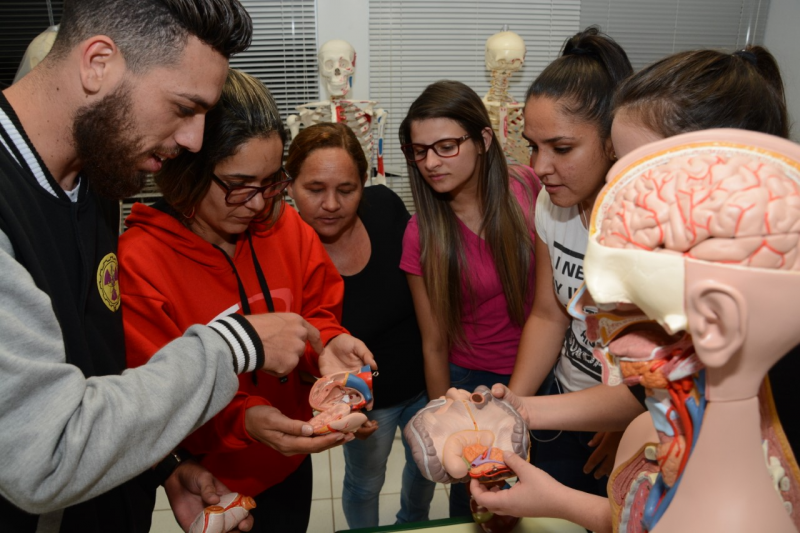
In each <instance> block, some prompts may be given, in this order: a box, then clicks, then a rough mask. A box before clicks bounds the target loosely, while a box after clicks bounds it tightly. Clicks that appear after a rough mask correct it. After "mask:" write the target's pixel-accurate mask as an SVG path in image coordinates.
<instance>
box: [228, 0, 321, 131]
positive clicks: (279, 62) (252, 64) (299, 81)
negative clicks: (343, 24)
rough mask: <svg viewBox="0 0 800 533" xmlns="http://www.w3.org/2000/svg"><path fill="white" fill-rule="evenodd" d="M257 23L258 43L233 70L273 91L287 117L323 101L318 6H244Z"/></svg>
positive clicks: (303, 1) (261, 0) (279, 1)
mask: <svg viewBox="0 0 800 533" xmlns="http://www.w3.org/2000/svg"><path fill="white" fill-rule="evenodd" d="M240 1H241V2H242V5H244V7H245V9H247V12H248V13H249V14H250V17H251V18H252V19H253V43H252V44H251V45H250V48H248V49H247V50H246V51H244V52H242V53H241V54H239V55H237V56H235V57H233V58H231V66H232V67H234V68H237V69H241V70H243V71H245V72H247V73H248V74H251V75H253V76H255V77H257V78H258V79H260V80H261V81H263V82H264V84H265V85H266V86H267V87H268V88H269V90H270V92H271V93H272V96H273V97H274V98H275V101H276V103H277V104H278V108H279V109H280V110H281V116H282V117H283V119H284V121H285V120H286V117H288V116H289V115H291V114H294V113H297V110H296V109H295V108H296V107H297V106H298V105H300V104H305V103H308V102H313V101H316V100H318V98H319V74H318V70H317V22H316V4H315V1H314V0H240Z"/></svg>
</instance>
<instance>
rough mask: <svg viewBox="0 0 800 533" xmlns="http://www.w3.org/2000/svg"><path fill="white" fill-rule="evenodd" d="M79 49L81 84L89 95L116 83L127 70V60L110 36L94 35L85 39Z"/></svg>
mask: <svg viewBox="0 0 800 533" xmlns="http://www.w3.org/2000/svg"><path fill="white" fill-rule="evenodd" d="M79 50H80V60H81V61H80V76H81V84H82V85H83V90H84V92H85V93H86V94H87V95H88V94H97V93H99V92H100V91H101V90H102V88H103V86H104V85H106V86H114V85H116V83H117V81H118V79H119V78H120V77H121V74H122V73H123V72H124V70H125V60H124V59H123V57H122V53H120V51H119V48H117V45H116V43H115V42H114V41H113V40H112V39H111V38H110V37H107V36H105V35H94V36H92V37H91V38H89V39H87V40H85V41H83V42H82V43H81V44H80V45H79ZM109 84H111V85H109Z"/></svg>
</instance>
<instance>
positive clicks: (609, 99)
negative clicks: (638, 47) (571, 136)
mask: <svg viewBox="0 0 800 533" xmlns="http://www.w3.org/2000/svg"><path fill="white" fill-rule="evenodd" d="M632 73H633V67H631V62H630V61H629V60H628V55H627V54H626V53H625V50H623V49H622V47H621V46H620V45H619V44H617V42H616V41H614V39H612V38H611V37H609V36H608V35H606V34H604V33H602V32H600V30H599V29H598V28H597V27H596V26H589V27H588V28H586V29H585V30H583V31H581V32H579V33H576V34H575V35H573V36H572V37H570V38H569V39H567V41H566V42H565V43H564V48H563V51H562V52H561V56H559V57H558V58H557V59H555V60H554V61H553V62H552V63H550V64H549V65H548V66H547V67H546V68H545V69H544V70H543V71H542V73H541V74H539V76H538V77H537V78H536V80H535V81H534V82H533V83H532V84H531V86H530V87H529V88H528V92H527V94H526V95H525V101H526V102H527V101H528V100H529V99H530V98H532V97H539V96H544V97H547V98H550V99H552V100H555V101H558V102H559V103H560V104H561V105H562V106H563V107H564V110H565V111H566V112H567V113H568V114H569V115H571V116H574V117H577V118H579V119H582V120H584V121H586V122H592V123H594V124H596V125H597V128H598V131H599V133H600V139H601V140H605V139H607V138H608V137H609V136H610V135H611V120H612V115H611V109H612V103H613V100H614V91H615V90H616V88H617V86H618V85H619V84H620V83H621V82H622V81H623V80H624V79H625V78H627V77H628V76H630V75H631V74H632Z"/></svg>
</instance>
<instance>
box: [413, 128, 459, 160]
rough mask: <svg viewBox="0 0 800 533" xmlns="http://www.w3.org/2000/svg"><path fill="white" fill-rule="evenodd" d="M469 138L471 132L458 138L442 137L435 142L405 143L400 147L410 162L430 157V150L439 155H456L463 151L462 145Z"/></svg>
mask: <svg viewBox="0 0 800 533" xmlns="http://www.w3.org/2000/svg"><path fill="white" fill-rule="evenodd" d="M467 139H469V133H467V134H466V135H464V136H463V137H459V138H458V139H441V140H439V141H436V142H435V143H433V144H415V143H411V144H404V145H402V146H401V147H400V149H401V150H403V155H405V156H406V159H407V160H408V161H409V163H416V162H418V161H422V160H423V159H425V158H426V157H428V150H433V153H435V154H436V155H438V156H439V157H455V156H457V155H458V153H459V152H460V151H461V145H462V144H463V142H464V141H466V140H467Z"/></svg>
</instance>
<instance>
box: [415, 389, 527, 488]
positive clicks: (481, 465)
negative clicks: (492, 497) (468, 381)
mask: <svg viewBox="0 0 800 533" xmlns="http://www.w3.org/2000/svg"><path fill="white" fill-rule="evenodd" d="M403 434H404V435H405V437H406V441H407V442H408V443H409V445H410V446H411V450H412V453H413V455H414V461H415V462H416V463H417V466H418V467H419V469H420V471H422V475H424V476H425V477H426V478H428V479H430V480H431V481H435V482H437V483H458V482H465V481H469V480H470V479H478V480H479V481H483V482H486V481H498V480H501V479H505V478H508V477H511V476H514V475H515V474H514V473H513V472H511V471H510V470H509V469H508V467H507V466H506V465H505V463H504V462H503V450H509V451H513V452H514V453H516V454H517V455H519V456H520V457H522V458H524V459H525V460H527V459H528V451H529V448H530V438H529V436H528V426H527V424H526V423H525V420H523V419H522V417H521V416H520V415H519V413H517V411H516V410H515V409H514V408H513V407H512V406H511V405H510V404H508V403H506V402H505V401H503V400H498V399H497V398H495V397H494V396H492V393H491V392H490V391H489V389H488V388H487V387H484V386H480V387H478V388H477V389H475V392H473V393H470V392H468V391H465V390H460V389H450V390H448V391H447V394H445V396H443V397H441V398H439V399H436V400H432V401H430V402H429V403H428V405H426V406H425V407H424V408H422V409H421V410H420V411H419V412H418V413H417V414H416V415H414V418H412V419H411V420H410V421H409V423H408V424H407V425H406V427H405V430H404V432H403Z"/></svg>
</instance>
